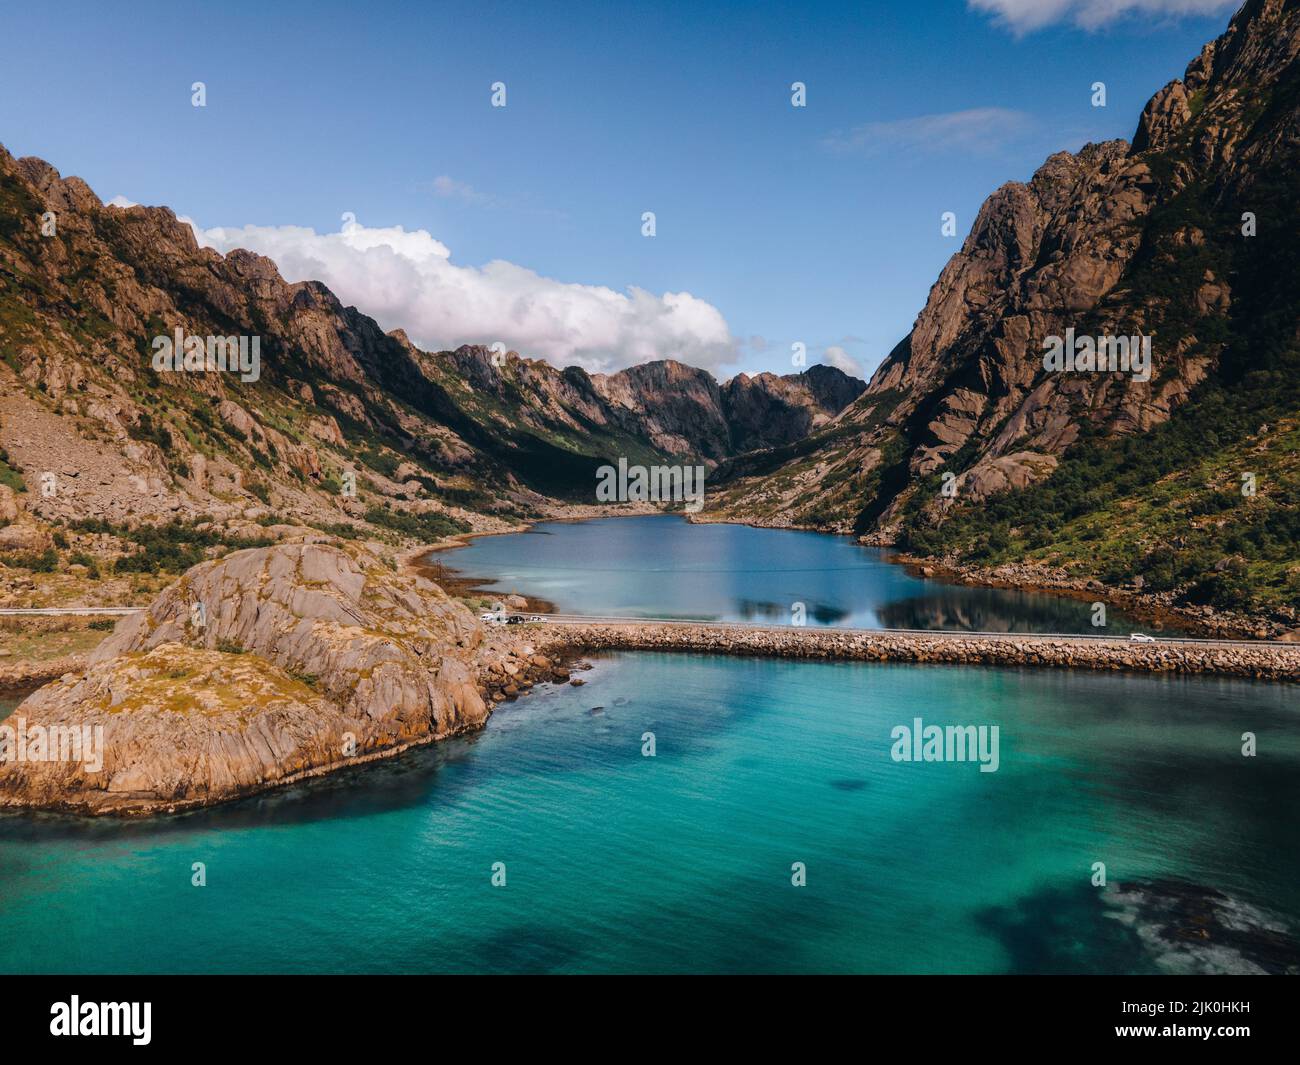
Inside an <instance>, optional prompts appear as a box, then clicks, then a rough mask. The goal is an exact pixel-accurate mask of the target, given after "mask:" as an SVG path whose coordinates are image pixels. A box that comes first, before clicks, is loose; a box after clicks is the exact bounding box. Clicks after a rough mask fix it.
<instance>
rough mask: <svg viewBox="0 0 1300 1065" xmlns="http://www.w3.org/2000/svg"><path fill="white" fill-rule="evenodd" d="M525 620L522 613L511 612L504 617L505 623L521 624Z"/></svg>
mask: <svg viewBox="0 0 1300 1065" xmlns="http://www.w3.org/2000/svg"><path fill="white" fill-rule="evenodd" d="M524 621H525V618H524V616H523V614H511V615H510V616H509V617H508V618H506V624H507V625H522V624H523V623H524Z"/></svg>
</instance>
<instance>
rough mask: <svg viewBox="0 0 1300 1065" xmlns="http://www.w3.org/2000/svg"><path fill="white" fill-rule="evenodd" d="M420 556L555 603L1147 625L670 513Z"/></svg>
mask: <svg viewBox="0 0 1300 1065" xmlns="http://www.w3.org/2000/svg"><path fill="white" fill-rule="evenodd" d="M432 559H433V561H435V562H442V563H445V564H446V565H447V566H448V567H449V568H452V569H454V570H455V571H456V572H458V573H462V574H465V575H467V576H472V577H475V578H483V580H482V587H484V588H485V589H490V590H493V591H498V592H500V593H502V594H506V593H509V592H518V593H520V594H523V595H534V596H538V597H540V598H542V599H546V600H549V601H550V602H552V603H554V604H555V606H556V608H557V610H558V612H560V613H574V614H605V615H614V616H635V617H680V618H698V619H709V620H717V621H749V622H767V623H772V624H780V625H788V624H790V623H791V622H792V620H793V614H792V611H793V608H794V604H796V603H802V604H803V606H804V616H805V619H806V623H807V624H809V625H833V626H838V627H842V628H900V629H965V630H975V631H983V632H1081V633H1093V634H1095V633H1099V632H1106V633H1114V634H1120V635H1127V634H1128V633H1129V632H1132V631H1133V630H1134V629H1139V630H1142V631H1149V632H1154V631H1159V627H1158V626H1155V625H1153V624H1152V623H1149V622H1143V623H1141V624H1138V623H1135V622H1133V621H1132V620H1131V619H1129V618H1126V617H1125V616H1124V614H1123V613H1122V612H1121V611H1118V610H1114V609H1110V610H1109V611H1108V616H1107V618H1106V627H1105V628H1104V629H1102V628H1096V627H1094V626H1093V624H1092V616H1093V615H1092V607H1091V604H1090V603H1088V602H1084V601H1081V600H1075V599H1067V598H1064V597H1061V596H1052V595H1044V594H1036V593H1031V592H1019V591H1014V590H1009V589H1000V588H968V587H962V586H957V585H951V584H945V583H943V582H942V581H937V580H926V579H923V578H920V577H914V576H911V575H909V574H908V572H907V571H906V570H905V569H904V568H903V567H902V566H898V565H894V564H892V563H889V562H886V561H885V558H884V554H883V553H882V552H881V551H880V550H879V549H877V548H869V547H862V546H861V545H859V544H858V543H856V542H855V541H854V540H853V539H852V538H850V537H847V536H825V535H823V534H820V533H810V532H796V531H793V530H788V529H754V528H750V527H749V526H746V525H691V524H689V523H688V522H687V521H685V520H684V519H683V518H680V517H675V516H671V515H653V516H649V517H635V518H605V519H601V520H599V521H584V522H546V523H543V524H540V525H537V526H534V527H533V528H532V529H530V530H529V531H528V532H525V533H514V534H509V535H505V536H484V537H479V538H477V539H475V540H473V541H471V542H470V543H469V544H468V545H467V546H466V547H463V548H457V549H456V550H454V551H449V552H438V553H436V554H434V555H433V556H432ZM1164 631H1167V632H1171V633H1172V632H1173V631H1174V630H1172V629H1167V630H1164Z"/></svg>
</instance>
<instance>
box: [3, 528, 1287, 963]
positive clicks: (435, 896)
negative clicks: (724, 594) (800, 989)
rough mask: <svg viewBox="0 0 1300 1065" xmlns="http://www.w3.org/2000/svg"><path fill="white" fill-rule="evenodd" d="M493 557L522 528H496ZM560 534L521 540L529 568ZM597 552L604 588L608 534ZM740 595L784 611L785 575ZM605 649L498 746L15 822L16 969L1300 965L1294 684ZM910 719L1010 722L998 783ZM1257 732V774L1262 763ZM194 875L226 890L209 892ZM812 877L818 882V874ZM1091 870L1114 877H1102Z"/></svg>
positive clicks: (502, 719)
mask: <svg viewBox="0 0 1300 1065" xmlns="http://www.w3.org/2000/svg"><path fill="white" fill-rule="evenodd" d="M568 528H575V529H582V528H583V527H582V526H569V527H568ZM704 531H708V530H707V528H705V529H704ZM758 532H760V533H762V531H761V530H758ZM493 542H495V543H499V544H502V545H506V544H507V542H508V541H507V540H506V539H505V538H498V539H495V540H483V541H479V543H483V544H488V543H493ZM537 542H539V541H538V538H537V537H536V536H535V535H534V536H528V537H520V538H518V543H519V546H518V547H517V548H516V549H515V551H516V555H517V556H518V558H519V559H520V560H521V561H530V560H531V555H530V554H529V552H531V551H532V550H533V548H532V546H531V545H533V544H536V543H537ZM599 542H600V541H594V543H599ZM476 546H477V545H476ZM766 557H769V558H770V557H771V556H770V555H768V556H766ZM587 558H588V560H589V562H590V563H591V564H592V568H593V569H599V568H601V563H602V561H603V560H602V558H601V556H600V555H599V554H597V553H596V551H595V548H594V547H592V548H591V549H590V550H588V552H587ZM740 561H743V560H740ZM664 562H665V564H666V563H667V559H665V560H664ZM732 562H733V564H736V563H737V562H738V560H737V559H734V558H733V559H732ZM466 568H468V567H466ZM736 568H743V569H745V570H750V569H758V568H759V567H758V566H743V567H741V566H739V565H737V566H736ZM476 572H477V571H476ZM890 572H894V571H890ZM566 579H568V578H566ZM778 579H782V580H783V579H785V578H778ZM841 579H843V578H841ZM688 583H689V582H688ZM746 587H747V589H751V588H758V589H759V591H760V593H761V581H760V579H759V578H757V577H747V578H746ZM827 587H828V588H829V591H828V594H827V596H824V597H823V601H830V598H831V594H832V593H834V592H835V591H836V588H837V585H835V584H834V583H832V584H829V585H828V586H827ZM520 590H522V591H525V592H528V591H534V592H538V594H542V595H548V597H550V598H555V595H554V592H555V590H556V589H555V587H551V588H549V589H545V590H542V589H537V588H534V587H532V586H531V585H529V584H527V583H522V584H520ZM938 591H939V589H936V588H934V587H931V588H930V589H929V593H928V594H934V593H936V592H938ZM785 594H786V589H784V588H783V589H782V590H781V591H779V592H773V593H772V594H770V595H764V594H760V595H759V596H758V597H757V598H759V599H765V600H769V601H772V602H776V601H779V599H780V598H781V597H782V596H784V595H785ZM805 594H807V593H805ZM883 598H886V599H887V598H888V596H884V597H883ZM660 602H663V603H667V600H666V599H665V600H660ZM645 603H646V608H647V611H648V612H657V611H658V610H660V609H663V608H662V607H659V606H658V605H657V603H656V601H655V600H653V599H646V600H645ZM572 605H573V606H581V605H584V604H582V603H579V602H576V601H575V602H573V603H572ZM596 608H598V609H609V603H608V602H605V603H601V604H598V605H597V607H596ZM863 609H866V608H863ZM855 610H856V608H855ZM594 662H595V665H594V668H593V669H591V670H590V671H588V672H587V673H585V674H584V677H585V678H586V680H587V683H586V685H585V686H583V687H579V688H575V687H570V686H568V685H560V686H551V685H543V686H541V687H540V688H539V689H538V690H537V691H536V692H534V693H533V694H531V695H529V696H527V697H525V698H522V699H519V700H517V701H515V702H512V703H506V704H503V705H502V706H501V707H500V708H498V710H497V711H496V713H495V714H494V715H493V716H492V718H491V720H490V721H489V723H488V726H487V727H486V728H485V729H484V730H483V731H482V732H480V733H478V734H477V735H474V736H469V737H464V738H460V739H456V740H452V741H450V742H447V743H444V744H440V745H438V746H436V747H433V748H426V749H423V750H420V751H413V752H409V753H408V754H406V755H403V756H401V757H399V758H396V759H393V760H391V761H389V762H386V763H381V764H378V765H374V766H368V767H363V768H359V769H357V770H354V771H350V772H348V773H345V774H340V775H336V776H333V777H330V778H326V779H323V780H319V781H315V782H312V783H310V784H306V785H303V786H300V787H294V788H290V789H285V790H282V791H278V792H274V793H269V794H266V795H263V796H260V797H255V798H252V799H249V800H246V801H243V802H240V803H236V804H231V805H228V806H224V807H218V808H215V809H212V810H207V811H201V812H197V813H194V814H190V815H186V816H181V817H174V818H165V819H153V820H149V821H146V822H138V823H120V822H106V821H84V820H75V819H67V818H57V817H46V816H40V817H33V816H30V815H18V816H15V815H6V816H3V817H0V895H2V897H3V900H4V904H3V906H0V971H4V972H79V971H86V972H118V971H122V972H132V971H149V972H158V971H162V972H426V971H458V972H463V971H467V972H478V971H490V972H498V971H504V972H511V971H524V972H538V971H556V972H593V971H594V972H628V971H656V972H660V971H668V972H680V971H685V972H696V971H705V972H730V971H740V972H751V971H757V972H772V971H774V972H825V971H833V972H840V971H856V972H891V973H892V972H1147V971H1188V970H1196V969H1211V970H1214V969H1229V970H1236V969H1246V970H1250V969H1256V968H1264V969H1269V968H1276V967H1277V966H1278V965H1279V964H1281V965H1285V964H1294V961H1295V959H1294V954H1293V953H1292V950H1293V943H1294V940H1293V939H1291V938H1288V936H1287V935H1286V934H1285V933H1284V931H1283V929H1285V928H1286V927H1287V926H1289V927H1290V929H1291V930H1292V931H1294V928H1295V926H1296V924H1297V923H1300V848H1297V846H1296V842H1297V836H1296V830H1295V825H1296V824H1297V823H1298V822H1297V815H1300V793H1298V791H1297V789H1296V787H1295V780H1296V779H1297V771H1300V731H1298V730H1297V723H1298V722H1297V706H1296V698H1295V695H1294V692H1293V691H1292V690H1291V689H1290V688H1289V687H1284V686H1281V685H1267V684H1259V683H1252V682H1248V681H1236V680H1223V679H1214V678H1171V677H1149V676H1124V675H1112V674H1101V673H1089V672H1083V671H1079V672H1071V671H1062V670H1013V669H1000V668H998V669H995V668H980V667H966V666H960V667H958V666H915V665H904V664H875V663H801V662H792V661H783V660H759V659H727V658H713V657H707V656H697V655H683V654H625V653H620V654H613V655H608V656H602V657H598V658H596V659H595V660H594ZM3 711H4V708H3V707H0V713H3ZM916 717H920V718H922V719H923V721H924V722H926V723H937V724H976V725H979V724H986V725H997V726H998V727H999V736H1000V765H999V768H998V770H997V772H993V773H981V772H980V771H979V767H978V765H976V764H974V763H970V762H966V763H933V762H932V763H901V762H896V761H894V760H893V759H892V758H891V757H890V748H891V737H890V733H891V730H892V729H893V728H894V727H896V726H898V725H900V724H910V723H911V722H912V721H913V719H914V718H916ZM1243 731H1252V732H1254V733H1255V734H1256V736H1257V740H1258V745H1259V755H1258V756H1257V757H1255V758H1243V757H1242V755H1241V734H1242V732H1243ZM647 732H651V733H653V734H654V737H655V744H656V754H655V756H654V757H645V756H644V755H643V753H642V751H643V743H644V741H643V736H644V735H645V733H647ZM195 862H202V863H204V864H205V866H206V872H207V886H206V887H201V888H200V887H194V886H192V885H191V878H192V875H193V874H192V867H193V863H195ZM796 862H801V863H804V865H805V867H806V870H807V885H806V886H804V887H795V886H793V885H792V883H791V875H792V874H791V869H792V865H793V864H794V863H796ZM1095 862H1104V863H1105V865H1106V871H1107V876H1108V878H1109V881H1110V886H1109V887H1108V888H1106V889H1101V888H1098V887H1094V886H1092V883H1091V881H1092V877H1093V869H1094V863H1095ZM494 863H504V867H505V876H506V883H505V885H504V886H502V887H494V886H493V885H492V872H493V866H494ZM1117 884H1121V885H1124V887H1123V889H1121V890H1116V885H1117ZM1207 899H1208V900H1213V905H1214V906H1217V907H1218V909H1217V910H1215V912H1216V913H1218V914H1220V915H1222V914H1225V913H1226V914H1228V915H1229V919H1230V921H1231V922H1235V924H1236V925H1237V926H1239V930H1238V931H1236V932H1232V933H1230V934H1229V936H1228V944H1227V946H1223V945H1216V946H1215V947H1214V948H1213V949H1207V950H1201V949H1199V947H1198V941H1196V940H1190V941H1189V940H1186V938H1185V937H1179V936H1178V935H1177V934H1176V929H1175V934H1173V935H1170V934H1169V927H1168V926H1169V924H1170V914H1171V913H1172V914H1173V916H1174V918H1175V920H1174V924H1177V923H1178V920H1183V921H1184V923H1185V921H1186V919H1187V915H1188V914H1191V916H1192V918H1193V919H1199V918H1198V915H1199V914H1200V913H1201V912H1202V911H1203V910H1205V908H1206V906H1207V905H1210V903H1209V902H1207ZM1243 930H1244V931H1243ZM1279 958H1281V959H1282V961H1281V962H1279V961H1278V959H1279Z"/></svg>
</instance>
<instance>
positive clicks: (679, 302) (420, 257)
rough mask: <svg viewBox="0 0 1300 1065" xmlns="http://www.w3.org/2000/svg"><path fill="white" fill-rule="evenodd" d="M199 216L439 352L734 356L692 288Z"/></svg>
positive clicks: (586, 359)
mask: <svg viewBox="0 0 1300 1065" xmlns="http://www.w3.org/2000/svg"><path fill="white" fill-rule="evenodd" d="M183 221H190V220H189V219H183ZM190 225H191V226H193V227H194V232H195V235H196V236H197V238H198V241H199V243H200V244H203V245H206V246H208V247H212V248H215V249H216V250H218V251H220V252H229V251H231V250H233V249H235V248H247V249H248V250H249V251H254V252H258V253H259V254H261V255H265V256H267V257H268V258H270V259H272V260H273V261H274V262H275V263H276V265H277V266H279V268H280V273H281V274H283V275H284V277H285V279H286V280H288V281H306V280H316V281H321V282H323V283H324V284H326V285H328V286H329V288H330V289H332V290H333V291H334V293H335V294H336V295H337V296H338V297H339V299H340V300H342V301H343V302H344V303H345V304H352V305H354V306H356V307H358V308H360V309H361V310H362V311H363V312H365V313H366V314H368V315H370V316H371V317H372V318H374V319H375V320H376V321H378V322H379V323H380V325H381V326H383V328H384V329H395V328H398V327H401V328H402V329H405V330H406V332H407V335H408V336H410V338H411V339H412V340H413V341H414V342H415V343H416V344H417V345H419V346H420V347H422V348H426V349H428V350H432V351H439V350H443V349H447V348H455V347H458V346H459V345H461V344H492V343H493V342H495V341H501V342H502V343H504V344H505V345H506V346H507V347H508V348H512V349H514V350H516V351H519V352H520V353H521V354H523V355H526V356H531V357H539V356H540V357H543V358H546V359H548V360H549V361H551V362H554V363H556V364H558V365H564V366H567V365H571V364H575V363H576V364H577V365H580V366H583V367H585V368H586V369H588V370H592V371H610V370H618V369H622V368H623V367H626V366H631V365H634V364H636V363H639V362H646V361H648V360H651V359H664V358H674V359H680V360H681V361H682V362H685V363H689V364H691V365H693V366H701V367H704V368H706V369H713V368H715V367H718V366H720V365H723V364H726V363H728V362H732V361H734V360H735V358H736V355H737V351H736V349H737V343H736V341H735V340H734V339H733V338H732V336H731V331H730V329H729V328H728V327H727V322H726V320H725V319H724V318H723V316H722V314H721V312H719V311H718V309H717V308H716V307H714V306H713V305H712V304H709V303H707V302H705V301H704V300H701V299H698V298H696V297H695V296H692V295H691V294H690V293H689V292H665V293H663V295H660V296H656V295H654V294H653V293H651V292H646V291H645V290H643V289H639V288H636V287H635V286H633V287H629V288H628V289H627V291H626V292H617V291H615V290H614V289H612V288H606V287H604V286H602V285H580V284H571V283H568V282H563V281H556V280H554V279H553V278H549V277H543V276H541V275H540V274H538V273H536V272H535V271H533V270H529V269H527V268H526V267H523V266H516V265H515V264H514V263H509V262H505V261H503V260H500V259H496V260H493V261H492V262H489V263H487V264H485V265H484V266H482V267H475V266H458V265H455V264H454V263H452V261H451V250H450V249H449V248H448V247H447V246H446V245H445V244H443V243H441V242H440V241H438V240H435V239H434V238H433V236H432V235H431V234H430V233H429V232H428V231H426V230H423V229H416V230H411V231H409V232H408V231H407V230H405V229H403V228H402V227H401V226H391V227H388V228H369V227H367V226H363V225H359V224H357V223H356V222H350V223H349V224H348V225H346V226H344V227H343V231H342V232H340V233H317V232H316V231H315V230H313V229H308V228H306V227H303V226H244V227H242V228H239V229H225V228H214V229H201V228H199V227H198V226H196V225H194V223H193V222H192V221H190Z"/></svg>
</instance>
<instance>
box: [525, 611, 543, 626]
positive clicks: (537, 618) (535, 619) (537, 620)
mask: <svg viewBox="0 0 1300 1065" xmlns="http://www.w3.org/2000/svg"><path fill="white" fill-rule="evenodd" d="M528 620H529V622H531V623H532V624H534V625H545V624H546V619H545V618H544V617H542V615H541V614H534V615H533V616H532V617H530V618H529V619H528Z"/></svg>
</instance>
